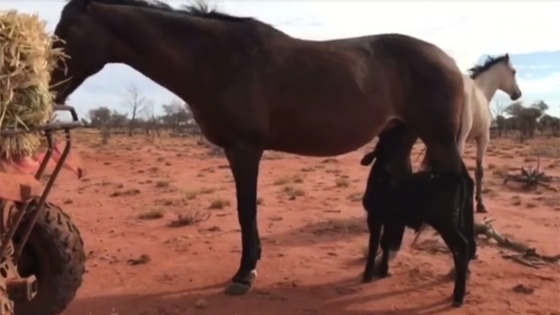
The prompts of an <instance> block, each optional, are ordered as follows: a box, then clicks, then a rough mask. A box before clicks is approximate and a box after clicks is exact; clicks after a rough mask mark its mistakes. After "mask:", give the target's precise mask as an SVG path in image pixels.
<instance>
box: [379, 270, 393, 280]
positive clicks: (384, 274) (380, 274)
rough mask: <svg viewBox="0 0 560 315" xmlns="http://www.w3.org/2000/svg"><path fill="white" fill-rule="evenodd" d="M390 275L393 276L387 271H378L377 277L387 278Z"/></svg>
mask: <svg viewBox="0 0 560 315" xmlns="http://www.w3.org/2000/svg"><path fill="white" fill-rule="evenodd" d="M392 275H393V273H392V272H391V271H389V270H386V271H384V272H383V271H381V270H380V271H379V273H378V276H379V278H380V279H383V278H389V277H390V276H392Z"/></svg>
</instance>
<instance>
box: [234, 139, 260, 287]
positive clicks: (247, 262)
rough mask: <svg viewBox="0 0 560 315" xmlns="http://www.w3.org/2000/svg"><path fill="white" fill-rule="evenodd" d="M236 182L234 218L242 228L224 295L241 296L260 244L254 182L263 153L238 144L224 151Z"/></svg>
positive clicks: (251, 275) (252, 273) (250, 281)
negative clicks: (237, 260) (237, 256)
mask: <svg viewBox="0 0 560 315" xmlns="http://www.w3.org/2000/svg"><path fill="white" fill-rule="evenodd" d="M225 153H226V157H227V159H228V162H229V164H230V167H231V171H232V174H233V178H234V180H235V189H236V197H237V216H238V219H239V224H240V226H241V243H242V251H241V263H240V265H239V269H238V271H237V273H236V274H235V275H234V276H233V278H232V283H231V284H230V285H228V286H227V287H226V289H225V292H226V294H229V295H242V294H245V293H247V292H248V291H249V289H250V288H251V286H252V284H253V281H254V280H255V278H256V269H257V260H259V259H260V256H261V245H260V239H259V231H258V227H257V181H258V175H259V164H260V159H261V157H262V154H263V150H261V149H259V148H256V147H254V146H251V145H248V144H245V143H240V144H238V145H235V146H231V147H228V148H226V149H225Z"/></svg>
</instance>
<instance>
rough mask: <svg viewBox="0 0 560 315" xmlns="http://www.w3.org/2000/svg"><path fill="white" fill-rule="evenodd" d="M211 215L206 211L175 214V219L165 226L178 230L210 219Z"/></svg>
mask: <svg viewBox="0 0 560 315" xmlns="http://www.w3.org/2000/svg"><path fill="white" fill-rule="evenodd" d="M210 216H211V214H210V213H209V212H207V211H204V212H202V211H188V212H184V213H179V214H177V217H176V218H175V219H173V220H172V221H170V222H169V223H168V224H167V226H168V227H172V228H178V227H183V226H192V225H196V224H198V223H201V222H204V221H206V220H208V219H210Z"/></svg>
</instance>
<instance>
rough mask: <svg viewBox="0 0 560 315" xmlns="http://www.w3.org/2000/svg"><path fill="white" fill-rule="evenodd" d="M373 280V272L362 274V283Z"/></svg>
mask: <svg viewBox="0 0 560 315" xmlns="http://www.w3.org/2000/svg"><path fill="white" fill-rule="evenodd" d="M372 280H373V274H371V273H369V274H365V273H364V275H363V276H362V283H369V282H371V281H372Z"/></svg>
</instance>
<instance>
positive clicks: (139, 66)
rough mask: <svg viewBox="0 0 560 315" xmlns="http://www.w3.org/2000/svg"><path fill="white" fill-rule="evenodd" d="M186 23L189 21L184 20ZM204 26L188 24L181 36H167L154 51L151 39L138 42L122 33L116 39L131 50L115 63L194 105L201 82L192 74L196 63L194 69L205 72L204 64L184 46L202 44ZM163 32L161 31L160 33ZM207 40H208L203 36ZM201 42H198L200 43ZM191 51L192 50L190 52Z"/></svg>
mask: <svg viewBox="0 0 560 315" xmlns="http://www.w3.org/2000/svg"><path fill="white" fill-rule="evenodd" d="M184 19H185V20H187V19H189V17H184ZM202 23H204V22H200V23H197V22H193V23H192V24H191V23H189V24H187V23H186V22H185V23H184V24H185V27H184V28H183V29H182V32H181V36H180V37H179V36H178V37H177V39H172V38H171V36H172V35H170V36H169V37H167V39H159V38H157V39H156V40H158V41H159V45H158V48H157V49H154V47H155V46H156V45H155V44H154V43H153V40H152V39H147V40H139V39H138V38H137V36H139V35H138V34H137V32H136V34H133V33H134V30H131V31H130V33H127V32H122V33H120V34H119V37H120V38H121V39H123V40H124V42H125V43H126V44H128V46H129V47H130V48H131V49H130V50H126V51H124V50H123V51H122V54H121V55H120V56H118V59H119V60H120V61H121V62H122V63H124V64H127V65H128V66H130V67H132V68H134V69H135V70H137V71H138V72H140V73H142V74H143V75H145V76H146V77H148V78H150V79H151V80H153V81H154V82H156V83H158V84H160V85H161V86H163V87H165V88H166V89H168V90H169V91H171V92H173V93H174V94H176V95H177V96H179V97H180V98H181V99H183V100H184V101H186V102H188V103H189V104H191V103H196V102H195V100H196V99H197V98H198V94H200V93H198V92H197V88H196V87H200V83H201V82H200V81H201V80H200V78H197V73H195V71H194V69H195V63H196V67H197V68H206V66H205V65H204V64H203V63H204V62H205V61H204V60H205V58H197V59H196V60H195V57H196V56H195V49H196V48H194V45H185V44H184V42H185V41H186V40H188V41H189V42H192V43H201V42H202V43H204V42H205V41H203V40H202V39H204V37H205V36H206V33H205V31H207V29H206V30H205V29H201V28H203V27H204V25H203V26H202V27H201V26H200V25H199V24H202ZM162 32H163V31H162ZM206 37H208V36H206ZM199 38H200V39H199ZM189 48H192V49H189Z"/></svg>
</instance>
